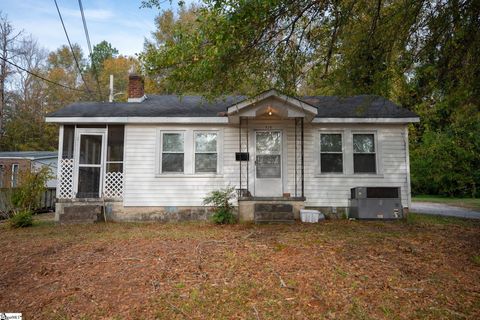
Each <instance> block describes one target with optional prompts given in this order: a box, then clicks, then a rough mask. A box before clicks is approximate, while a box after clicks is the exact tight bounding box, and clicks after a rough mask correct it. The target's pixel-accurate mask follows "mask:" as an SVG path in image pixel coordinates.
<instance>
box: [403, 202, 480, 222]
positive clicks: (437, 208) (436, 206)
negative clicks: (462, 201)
mask: <svg viewBox="0 0 480 320" xmlns="http://www.w3.org/2000/svg"><path fill="white" fill-rule="evenodd" d="M411 211H412V212H416V213H425V214H434V215H440V216H449V217H459V218H470V219H480V212H478V211H473V210H470V209H465V208H460V207H453V206H449V205H446V204H441V203H431V202H417V201H416V202H412V208H411Z"/></svg>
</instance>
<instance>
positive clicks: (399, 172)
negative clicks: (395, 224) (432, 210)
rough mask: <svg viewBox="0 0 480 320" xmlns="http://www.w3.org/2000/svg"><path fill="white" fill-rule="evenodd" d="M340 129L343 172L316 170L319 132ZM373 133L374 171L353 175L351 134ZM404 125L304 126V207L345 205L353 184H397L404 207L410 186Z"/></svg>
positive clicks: (407, 200) (393, 185) (361, 185)
mask: <svg viewBox="0 0 480 320" xmlns="http://www.w3.org/2000/svg"><path fill="white" fill-rule="evenodd" d="M324 130H325V131H327V132H328V131H329V130H331V131H335V132H337V131H341V132H343V135H344V168H345V172H344V174H335V175H325V174H323V175H322V174H320V173H319V133H320V132H321V131H324ZM363 131H366V132H374V133H375V134H376V142H377V144H376V156H377V174H375V175H362V174H353V148H352V133H354V132H363ZM405 132H406V126H405V125H360V124H358V125H354V124H352V125H334V124H331V125H327V124H321V125H320V124H318V125H317V124H314V125H308V126H306V128H305V164H306V166H305V197H306V199H307V200H306V203H305V205H306V206H338V207H346V206H348V199H349V197H350V189H351V188H354V187H363V186H366V187H369V186H370V187H374V186H379V187H383V186H385V187H387V186H389V187H401V190H402V194H401V197H402V205H403V206H405V207H406V206H408V203H409V197H410V186H409V180H408V179H407V177H408V171H407V161H406V160H407V153H406V147H408V145H406V144H405V141H406V140H405V139H406V135H405Z"/></svg>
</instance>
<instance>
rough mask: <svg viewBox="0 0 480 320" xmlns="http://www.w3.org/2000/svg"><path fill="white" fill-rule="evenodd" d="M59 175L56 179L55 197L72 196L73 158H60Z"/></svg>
mask: <svg viewBox="0 0 480 320" xmlns="http://www.w3.org/2000/svg"><path fill="white" fill-rule="evenodd" d="M59 170H60V177H59V179H58V188H57V190H58V191H57V198H59V199H72V198H73V159H61V160H60V168H59Z"/></svg>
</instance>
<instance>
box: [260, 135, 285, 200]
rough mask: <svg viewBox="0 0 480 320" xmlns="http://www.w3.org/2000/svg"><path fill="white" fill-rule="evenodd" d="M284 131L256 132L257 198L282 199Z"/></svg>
mask: <svg viewBox="0 0 480 320" xmlns="http://www.w3.org/2000/svg"><path fill="white" fill-rule="evenodd" d="M282 192H283V183H282V131H280V130H261V131H255V196H256V197H281V196H282Z"/></svg>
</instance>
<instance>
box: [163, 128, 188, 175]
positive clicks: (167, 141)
mask: <svg viewBox="0 0 480 320" xmlns="http://www.w3.org/2000/svg"><path fill="white" fill-rule="evenodd" d="M184 158H185V144H184V134H183V132H162V173H183V172H184Z"/></svg>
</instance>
